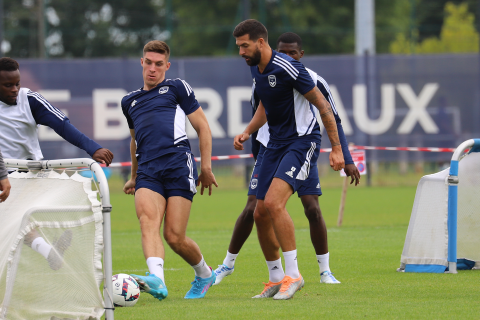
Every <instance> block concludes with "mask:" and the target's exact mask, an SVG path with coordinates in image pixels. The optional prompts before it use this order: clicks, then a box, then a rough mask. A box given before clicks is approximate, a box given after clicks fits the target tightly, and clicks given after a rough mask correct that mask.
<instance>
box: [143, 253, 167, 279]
mask: <svg viewBox="0 0 480 320" xmlns="http://www.w3.org/2000/svg"><path fill="white" fill-rule="evenodd" d="M164 263H165V262H164V261H163V259H162V258H159V257H150V258H148V259H147V266H148V271H150V274H154V275H156V276H157V277H159V278H160V279H162V281H163V283H164V284H165V276H164V274H163V265H164Z"/></svg>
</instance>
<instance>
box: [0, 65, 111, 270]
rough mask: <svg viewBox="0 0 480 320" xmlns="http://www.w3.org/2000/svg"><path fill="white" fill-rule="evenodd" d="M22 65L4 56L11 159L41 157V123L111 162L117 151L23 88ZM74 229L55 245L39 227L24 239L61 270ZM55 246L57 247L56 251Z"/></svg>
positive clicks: (4, 144) (4, 139)
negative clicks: (99, 142)
mask: <svg viewBox="0 0 480 320" xmlns="http://www.w3.org/2000/svg"><path fill="white" fill-rule="evenodd" d="M19 69H20V67H19V65H18V62H17V61H15V60H14V59H11V58H6V57H4V58H0V149H1V150H2V153H3V156H4V157H5V158H10V159H25V160H41V159H43V154H42V151H41V149H40V144H39V142H38V133H37V126H38V125H39V124H41V125H45V126H48V127H50V128H52V129H53V130H55V132H56V133H57V134H58V135H60V136H61V137H62V138H64V139H65V140H67V141H68V142H70V143H71V144H73V145H75V146H77V147H79V148H81V149H83V150H85V151H86V152H87V153H88V154H89V155H90V156H92V158H93V159H94V160H95V161H98V162H101V163H104V164H106V165H109V164H110V163H111V162H112V159H113V154H112V152H111V151H110V150H108V149H105V148H102V147H101V146H100V145H99V144H98V143H96V142H95V141H93V140H91V139H89V138H88V137H87V136H85V135H84V134H83V133H81V132H80V131H78V129H77V128H75V127H74V126H73V125H72V124H71V123H70V121H69V120H68V118H67V117H66V116H65V115H64V114H63V113H62V112H61V111H60V110H58V109H57V108H55V107H54V106H52V105H51V104H50V103H49V102H48V101H47V100H46V99H45V98H44V97H43V96H42V95H40V94H39V93H37V92H34V91H31V90H30V89H28V88H21V87H20V70H19ZM71 240H72V232H71V230H69V229H67V230H65V232H64V233H63V234H62V235H61V236H60V237H59V239H58V240H57V241H56V242H55V243H54V244H53V246H52V245H50V244H48V243H47V242H46V241H45V239H44V238H43V237H41V236H40V235H39V234H38V232H37V231H36V230H33V231H32V232H30V233H28V234H27V235H25V239H24V242H25V244H26V245H28V246H30V247H31V248H32V249H33V250H35V251H37V252H38V253H40V254H41V255H43V256H44V257H45V259H47V261H48V263H49V265H50V268H52V269H53V270H58V269H60V267H61V266H62V264H63V253H64V251H65V250H66V249H67V248H68V247H69V246H70V242H71ZM52 249H54V250H52Z"/></svg>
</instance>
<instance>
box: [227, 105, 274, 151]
mask: <svg viewBox="0 0 480 320" xmlns="http://www.w3.org/2000/svg"><path fill="white" fill-rule="evenodd" d="M265 123H267V114H266V113H265V107H264V106H263V104H262V102H261V101H260V103H259V104H258V108H257V111H256V112H255V115H254V116H253V118H252V120H250V123H249V124H248V126H247V127H246V128H245V131H243V133H240V134H238V135H236V136H235V138H233V146H234V147H235V149H236V150H243V143H244V142H245V141H247V140H248V139H249V138H250V135H251V134H252V133H254V132H255V131H258V129H260V128H261V127H262V126H263V125H264V124H265Z"/></svg>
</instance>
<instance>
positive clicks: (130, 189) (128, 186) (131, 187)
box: [123, 129, 138, 194]
mask: <svg viewBox="0 0 480 320" xmlns="http://www.w3.org/2000/svg"><path fill="white" fill-rule="evenodd" d="M130 136H131V139H130V157H131V159H132V167H131V170H132V173H131V177H130V180H128V181H127V182H126V183H125V186H124V187H123V192H125V193H126V194H135V180H136V179H137V170H138V161H137V144H136V143H135V129H130Z"/></svg>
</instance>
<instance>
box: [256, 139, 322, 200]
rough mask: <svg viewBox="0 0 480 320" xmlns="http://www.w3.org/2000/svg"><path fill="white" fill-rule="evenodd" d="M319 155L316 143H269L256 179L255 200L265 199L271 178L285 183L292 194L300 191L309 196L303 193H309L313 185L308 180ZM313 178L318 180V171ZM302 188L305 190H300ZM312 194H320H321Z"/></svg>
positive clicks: (302, 141) (305, 141)
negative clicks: (289, 187)
mask: <svg viewBox="0 0 480 320" xmlns="http://www.w3.org/2000/svg"><path fill="white" fill-rule="evenodd" d="M319 153H320V143H319V142H317V141H308V140H300V141H298V140H297V141H295V142H293V143H289V144H274V143H269V144H268V146H267V149H266V150H265V153H264V155H263V160H262V169H261V170H260V174H259V178H258V186H257V188H258V190H257V199H258V200H264V199H265V195H266V194H267V191H268V188H269V187H270V184H271V183H272V180H273V178H279V179H282V180H284V181H285V182H287V183H288V184H289V185H290V186H291V187H292V189H293V192H296V191H301V192H302V195H306V194H311V193H305V192H311V186H312V185H313V184H312V182H311V181H308V178H309V177H310V172H311V169H312V166H313V165H315V168H316V163H317V159H318V155H319ZM315 176H316V177H317V178H316V179H317V180H318V169H317V172H316V175H315ZM315 176H312V178H315ZM311 180H313V179H311ZM317 185H318V183H317V184H316V185H315V189H316V187H317ZM302 186H304V188H305V190H304V189H301V187H302ZM318 186H320V185H318ZM319 189H320V188H319ZM319 192H320V190H319ZM314 194H321V192H320V193H318V192H315V193H314Z"/></svg>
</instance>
